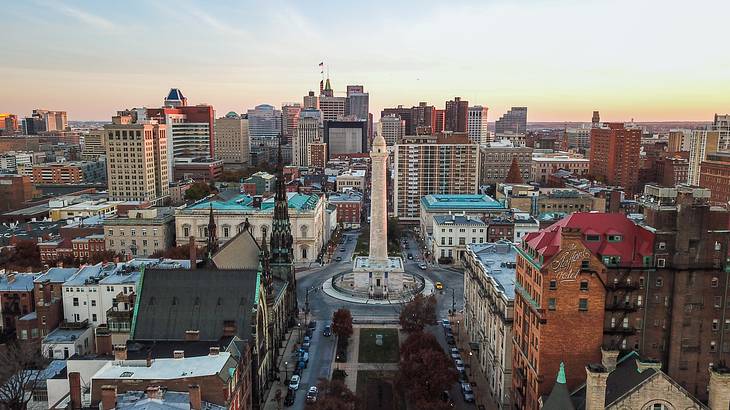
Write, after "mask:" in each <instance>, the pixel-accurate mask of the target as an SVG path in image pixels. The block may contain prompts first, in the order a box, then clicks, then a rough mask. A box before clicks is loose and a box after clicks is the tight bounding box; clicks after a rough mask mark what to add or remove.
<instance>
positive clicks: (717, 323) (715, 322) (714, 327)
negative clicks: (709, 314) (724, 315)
mask: <svg viewBox="0 0 730 410" xmlns="http://www.w3.org/2000/svg"><path fill="white" fill-rule="evenodd" d="M712 330H713V331H718V330H720V321H719V320H717V319H712Z"/></svg>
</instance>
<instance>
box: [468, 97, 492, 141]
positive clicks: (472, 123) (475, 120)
mask: <svg viewBox="0 0 730 410" xmlns="http://www.w3.org/2000/svg"><path fill="white" fill-rule="evenodd" d="M487 110H488V108H487V107H482V106H481V105H475V106H473V107H469V122H468V133H469V139H470V140H471V142H473V143H475V144H486V143H488V142H491V141H490V139H489V131H488V130H487Z"/></svg>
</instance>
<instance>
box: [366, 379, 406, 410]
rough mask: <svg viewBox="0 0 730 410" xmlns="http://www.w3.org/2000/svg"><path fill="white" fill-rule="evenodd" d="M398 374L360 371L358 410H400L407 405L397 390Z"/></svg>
mask: <svg viewBox="0 0 730 410" xmlns="http://www.w3.org/2000/svg"><path fill="white" fill-rule="evenodd" d="M395 377H396V372H390V371H382V372H381V371H377V370H360V371H358V372H357V387H356V393H355V394H356V395H357V399H358V403H357V408H358V409H360V410H398V409H405V408H406V405H405V403H404V402H403V400H402V398H400V397H399V395H398V394H397V392H396V390H395V386H394V380H395Z"/></svg>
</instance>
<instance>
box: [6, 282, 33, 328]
mask: <svg viewBox="0 0 730 410" xmlns="http://www.w3.org/2000/svg"><path fill="white" fill-rule="evenodd" d="M34 277H35V275H33V274H31V273H6V274H4V275H2V276H0V317H2V321H0V328H2V333H3V334H4V335H12V334H14V333H15V330H16V324H17V322H18V319H19V318H20V317H22V316H25V315H27V314H28V313H31V312H33V311H34V310H35V298H34V295H33V279H34Z"/></svg>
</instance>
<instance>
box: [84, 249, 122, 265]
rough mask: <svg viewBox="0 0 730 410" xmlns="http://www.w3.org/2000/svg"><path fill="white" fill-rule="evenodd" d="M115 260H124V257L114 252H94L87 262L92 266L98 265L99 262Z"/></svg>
mask: <svg viewBox="0 0 730 410" xmlns="http://www.w3.org/2000/svg"><path fill="white" fill-rule="evenodd" d="M114 258H119V260H123V258H122V255H120V254H118V253H116V252H114V251H103V252H94V253H93V254H92V255H91V256H89V259H88V260H87V262H88V263H90V264H92V265H96V264H97V263H99V262H113V261H114Z"/></svg>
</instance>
